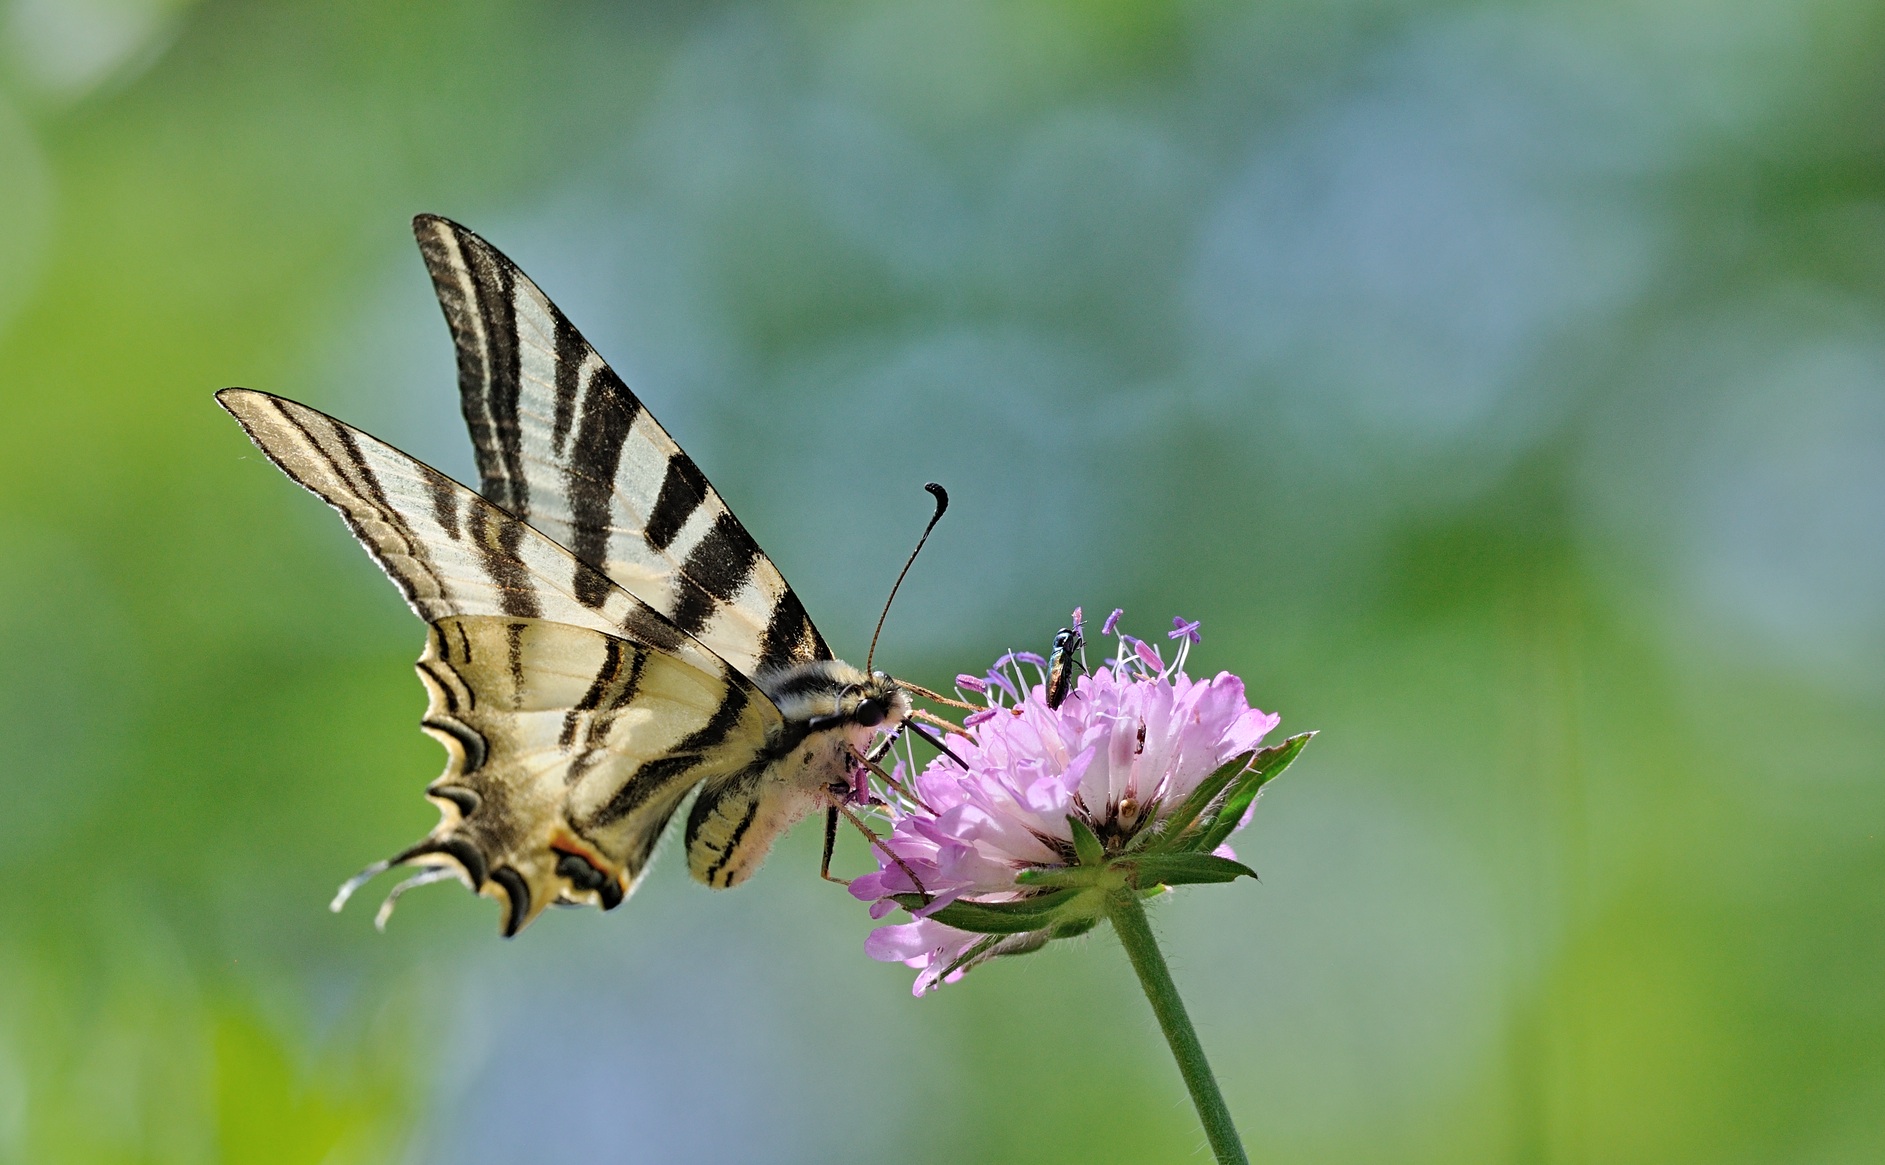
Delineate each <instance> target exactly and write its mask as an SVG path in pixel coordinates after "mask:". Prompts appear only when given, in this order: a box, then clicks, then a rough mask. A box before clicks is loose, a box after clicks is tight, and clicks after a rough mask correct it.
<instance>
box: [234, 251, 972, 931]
mask: <svg viewBox="0 0 1885 1165" xmlns="http://www.w3.org/2000/svg"><path fill="white" fill-rule="evenodd" d="M413 230H414V233H415V234H416V235H417V236H418V240H419V249H420V251H421V252H422V253H423V255H424V257H425V263H426V266H427V268H429V269H430V271H431V274H432V281H433V284H434V286H435V288H436V290H437V292H438V298H439V303H440V304H441V305H442V306H443V308H444V310H445V318H446V321H447V322H448V323H449V324H450V326H451V332H452V339H453V340H454V341H455V342H456V344H457V348H458V378H459V389H460V393H461V395H462V398H463V399H462V403H463V406H464V414H465V420H466V422H467V423H468V424H469V425H470V428H471V439H472V444H473V446H474V448H475V450H476V453H477V463H478V473H479V477H480V480H481V488H480V491H479V492H477V493H473V492H472V491H471V490H469V489H467V488H465V487H464V486H462V485H460V484H458V483H457V482H455V481H453V480H452V479H451V478H449V477H446V476H445V475H444V474H442V473H440V472H438V471H437V470H435V469H432V468H431V467H429V466H426V465H423V464H421V463H420V462H418V461H416V460H414V459H413V458H411V457H408V456H407V455H406V454H404V453H401V452H400V451H399V450H397V449H395V448H393V447H392V446H390V445H387V444H386V443H384V442H382V441H378V440H375V439H374V438H372V437H370V436H368V435H366V434H365V433H362V432H360V431H359V430H357V429H354V428H352V427H350V426H348V425H346V424H343V423H342V422H340V421H337V420H335V419H334V418H332V417H329V416H326V415H325V414H322V413H320V412H317V411H315V410H314V409H311V408H308V407H307V406H306V405H301V404H296V403H295V402H293V401H289V400H284V399H282V398H280V397H276V396H271V395H269V394H267V393H262V392H254V391H251V390H248V389H240V388H229V389H224V390H223V391H222V392H219V393H217V394H216V396H217V400H218V401H219V402H220V403H221V404H222V406H223V407H224V408H225V409H227V410H229V412H230V413H232V414H233V415H234V416H235V418H236V420H237V421H239V422H241V424H242V427H243V428H244V429H245V430H247V432H248V434H249V437H250V438H251V439H253V440H254V442H255V443H256V445H258V446H260V447H261V449H262V452H264V453H266V454H267V455H268V457H269V459H270V460H271V461H273V462H274V463H275V464H276V465H277V466H279V467H280V468H281V470H282V471H283V472H284V473H286V474H287V475H288V476H289V477H291V478H293V479H294V480H295V481H297V482H299V483H300V484H301V485H303V486H305V487H306V488H307V489H309V490H310V491H312V492H313V493H315V494H317V495H319V496H320V497H321V499H322V500H323V501H325V502H327V504H328V505H330V506H332V507H333V508H334V509H335V510H337V511H339V513H340V516H341V519H342V520H343V521H344V522H345V523H346V524H347V527H348V529H350V530H351V531H352V532H353V535H354V537H356V538H358V539H359V540H360V542H361V544H362V545H364V546H365V547H366V549H367V553H368V554H370V555H372V556H373V559H374V561H376V562H377V563H379V565H380V567H381V568H382V569H383V570H385V572H386V573H387V575H388V576H389V577H390V578H391V579H392V580H393V583H394V585H396V586H397V587H398V588H399V589H400V592H401V593H402V594H404V595H405V597H406V601H407V603H408V604H409V605H410V606H411V607H412V609H413V610H414V611H415V612H417V613H418V615H419V617H420V618H421V619H423V620H425V622H426V623H427V625H428V631H427V636H426V644H425V651H424V653H423V654H422V655H421V656H420V657H419V662H418V671H419V678H420V680H421V681H422V682H423V683H424V684H425V688H426V691H427V693H428V694H429V696H430V703H429V706H428V707H427V709H426V712H425V717H424V719H423V721H422V725H423V727H424V729H425V731H426V732H428V733H429V734H431V735H432V736H433V737H435V738H437V739H438V741H439V742H440V743H441V744H443V745H444V746H445V749H446V752H447V753H448V754H449V757H448V759H447V762H446V766H445V772H444V774H443V775H441V776H440V777H439V778H438V779H437V780H435V781H433V782H432V784H431V785H430V786H429V787H428V788H427V790H426V795H427V796H428V797H429V798H430V799H431V800H432V801H433V802H434V803H435V804H436V805H437V806H438V808H439V810H440V814H441V818H440V821H439V824H438V826H437V827H436V828H435V829H433V830H432V832H431V833H430V834H428V835H427V836H426V837H425V838H423V839H422V840H420V841H419V842H418V843H417V844H415V845H412V846H409V847H408V848H406V849H405V850H403V851H401V852H400V853H398V854H395V855H394V856H393V857H391V858H388V859H386V860H385V861H383V862H376V863H374V864H373V865H371V866H369V867H367V869H365V870H363V871H361V873H360V875H359V876H358V877H356V878H354V879H353V880H352V881H350V882H348V883H347V885H345V886H344V887H342V889H341V893H340V895H339V896H338V897H337V898H336V899H335V902H334V907H335V909H339V908H340V906H341V904H342V903H344V902H345V900H346V898H347V896H348V895H349V894H350V893H351V892H352V891H353V890H354V889H355V888H357V887H358V886H360V885H361V884H363V883H364V882H365V881H366V880H367V879H369V878H372V877H374V876H375V875H377V874H379V873H382V872H384V871H385V870H387V869H389V868H391V867H393V866H401V865H405V866H413V867H417V868H418V872H417V874H416V876H414V877H412V878H410V879H408V880H407V881H406V882H403V883H401V884H400V885H399V886H398V887H396V888H395V889H394V891H393V893H392V895H391V896H389V897H388V899H387V904H386V906H385V907H382V910H381V916H380V919H381V921H382V922H383V921H384V918H385V915H386V912H387V911H388V910H390V908H391V905H392V903H393V902H394V901H395V900H396V899H397V897H398V895H399V894H400V893H401V892H403V891H404V890H406V889H409V888H411V887H412V886H414V885H420V884H424V883H427V882H433V881H440V880H444V879H448V878H457V879H459V880H460V881H463V882H464V883H465V884H467V885H468V886H470V887H471V889H472V890H473V891H475V892H477V893H479V894H482V895H485V896H488V897H491V898H495V899H497V900H498V901H499V902H500V903H501V904H502V906H503V908H504V913H503V919H502V928H503V933H504V934H505V935H506V936H510V935H514V934H516V933H517V932H518V931H520V930H522V929H523V928H524V927H525V926H526V925H528V924H529V922H530V921H531V920H532V919H533V918H535V917H536V916H537V914H538V913H540V912H541V911H542V910H543V908H544V907H545V906H547V905H549V904H551V903H553V902H554V903H564V904H588V903H593V904H596V905H600V906H601V907H602V908H603V909H605V910H607V909H611V908H613V907H615V906H616V905H618V904H620V903H621V901H622V900H623V899H624V898H625V897H626V896H627V895H628V894H629V892H630V891H631V890H633V889H634V887H635V884H636V882H637V881H638V880H639V879H640V877H641V875H642V872H643V871H644V870H645V869H646V868H647V865H648V862H649V859H650V857H651V856H652V854H653V852H654V849H655V846H656V843H657V842H658V841H659V839H660V837H661V834H662V831H663V829H664V828H665V826H666V825H667V823H668V821H669V819H670V818H671V817H672V816H673V815H674V813H675V812H676V810H678V809H679V808H680V806H681V804H682V802H683V801H684V800H685V798H686V797H687V795H688V794H689V793H690V792H692V791H693V790H695V789H696V788H698V789H699V790H700V792H699V795H698V797H696V798H695V800H694V803H693V807H692V809H691V810H690V811H689V813H688V816H687V823H686V831H685V844H686V849H687V864H688V870H689V872H690V873H691V874H692V875H693V876H694V877H695V878H696V879H698V880H699V881H701V882H705V883H706V884H707V885H709V886H714V887H726V886H734V885H738V884H739V883H740V882H742V881H744V880H745V879H746V878H747V877H748V876H749V875H751V874H752V873H753V871H754V870H755V869H756V868H757V867H758V865H759V863H760V862H761V861H762V860H763V859H764V858H765V855H766V852H767V850H768V849H769V848H770V847H771V845H772V843H773V840H774V839H775V838H777V837H778V836H779V834H780V833H782V832H783V831H784V830H785V829H786V828H788V827H789V826H791V825H792V824H793V823H794V822H796V821H798V820H799V819H800V818H802V817H804V816H805V815H807V814H808V813H810V812H813V811H815V810H818V809H827V810H831V809H835V808H836V807H839V806H841V805H842V804H843V803H844V801H845V800H846V799H848V798H850V797H851V796H852V789H853V773H854V772H855V771H856V770H855V766H856V763H857V762H856V760H855V755H856V754H857V753H859V752H861V751H863V750H864V749H865V748H866V746H868V745H869V744H870V742H871V740H872V738H873V737H874V736H875V735H876V734H877V733H879V732H886V731H894V730H896V729H897V728H899V727H900V726H901V725H902V724H903V723H904V721H905V719H906V717H908V716H909V715H910V698H909V694H908V692H907V691H906V689H905V686H904V685H902V684H899V683H898V682H897V681H895V680H893V679H891V677H889V676H888V675H885V674H884V673H882V672H867V671H862V670H859V669H858V668H855V667H852V666H851V665H849V664H846V663H843V662H842V661H840V660H837V659H834V658H833V657H832V654H831V651H830V649H829V648H827V647H826V646H825V641H824V639H823V638H822V637H821V636H820V635H819V634H818V629H817V628H816V627H814V626H813V625H812V621H811V619H810V618H808V617H807V616H806V614H805V608H804V607H803V606H802V605H801V604H800V603H799V599H798V596H797V595H795V594H793V593H792V588H791V587H789V586H787V585H786V581H785V579H784V578H783V577H782V576H781V575H780V573H779V569H778V567H776V566H774V565H773V563H772V560H771V559H769V558H767V557H766V555H765V554H764V553H763V552H762V551H761V550H760V549H759V546H758V545H757V544H756V543H754V541H753V539H752V536H751V535H749V534H748V533H747V532H746V529H745V527H744V526H742V525H741V524H740V521H739V519H738V518H735V517H734V516H733V514H732V513H731V512H730V511H728V509H727V507H726V504H725V503H724V502H723V501H721V499H720V495H719V494H718V493H717V492H715V490H714V488H713V486H711V485H709V484H708V482H707V479H706V477H705V476H703V475H702V474H701V472H700V470H699V469H698V468H696V467H695V465H694V462H693V461H692V460H691V459H690V458H689V457H688V456H687V454H686V453H684V452H682V451H681V448H680V447H679V446H678V445H676V444H675V443H674V441H673V439H672V438H670V437H669V436H668V434H667V432H666V430H664V429H663V428H662V427H661V426H660V425H659V424H658V423H656V421H655V419H654V417H653V416H652V415H650V413H649V412H648V410H647V409H646V408H645V407H643V405H642V403H641V401H640V400H638V399H636V397H635V395H634V394H633V393H632V392H630V391H629V390H628V388H627V386H626V385H624V384H623V383H622V381H621V379H620V378H619V377H618V376H616V374H615V373H614V372H613V371H612V370H611V369H610V368H609V366H608V365H607V364H605V363H604V362H603V361H602V359H601V357H599V356H597V355H596V352H595V349H593V348H591V347H590V346H589V344H588V343H587V342H586V341H585V340H584V339H583V338H582V335H581V334H580V333H578V332H577V330H576V329H575V327H573V326H572V325H571V324H570V322H569V320H568V319H566V318H565V317H564V315H563V313H562V312H561V311H559V310H557V308H556V305H555V304H553V303H551V302H550V301H549V299H548V298H547V297H546V296H545V295H544V294H543V292H541V291H539V290H538V289H537V286H536V284H534V283H532V282H531V281H530V280H529V278H527V277H526V276H525V275H524V273H523V272H522V271H520V270H518V268H517V266H516V265H515V264H513V263H512V262H511V261H510V260H509V259H507V258H505V257H504V255H503V254H501V253H500V252H499V251H498V250H497V249H496V248H494V247H492V246H491V245H490V244H489V243H487V242H485V241H484V240H483V239H481V238H479V237H478V236H477V235H475V234H473V233H472V232H470V231H468V230H466V229H465V228H463V227H461V226H459V225H457V224H456V223H453V222H450V221H448V220H446V219H443V218H438V217H435V216H432V215H421V216H419V217H418V218H417V219H415V220H414V221H413ZM937 493H938V499H939V501H940V500H941V499H942V495H941V494H940V489H938V491H937ZM938 513H939V514H940V508H939V510H938ZM932 524H933V522H932ZM911 690H917V691H921V689H911Z"/></svg>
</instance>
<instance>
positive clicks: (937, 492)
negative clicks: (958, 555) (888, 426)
mask: <svg viewBox="0 0 1885 1165" xmlns="http://www.w3.org/2000/svg"><path fill="white" fill-rule="evenodd" d="M923 488H924V489H926V490H928V491H929V493H930V496H931V497H933V498H935V499H936V512H935V513H933V514H931V515H930V516H929V525H927V526H925V527H923V536H922V537H921V538H918V539H917V540H916V549H915V550H912V551H910V557H909V558H908V559H906V560H905V561H904V563H903V569H902V570H900V571H898V572H897V581H896V582H894V583H891V584H890V597H889V598H887V599H885V600H884V610H883V613H882V614H880V615H878V616H877V629H876V630H875V631H872V632H871V646H870V650H869V651H868V652H866V653H865V654H864V670H865V671H866V672H869V671H870V670H871V662H872V661H873V660H875V659H876V658H877V637H878V636H879V635H882V634H883V633H884V620H885V619H888V618H889V617H890V604H891V603H893V602H895V601H896V598H897V588H898V587H900V586H902V585H903V576H904V575H907V574H909V573H910V567H911V566H912V565H914V564H915V562H916V556H917V555H919V554H921V553H923V544H924V543H925V542H928V541H929V533H930V531H931V530H934V529H935V528H936V523H938V522H940V521H942V516H943V513H944V512H945V511H947V510H948V509H949V491H948V490H946V489H944V488H943V487H942V486H941V485H938V484H937V483H936V482H933V481H929V482H924V483H923Z"/></svg>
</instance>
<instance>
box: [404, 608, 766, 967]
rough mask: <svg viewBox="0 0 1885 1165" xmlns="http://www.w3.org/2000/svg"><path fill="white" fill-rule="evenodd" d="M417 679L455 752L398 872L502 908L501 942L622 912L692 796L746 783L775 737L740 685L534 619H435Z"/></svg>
mask: <svg viewBox="0 0 1885 1165" xmlns="http://www.w3.org/2000/svg"><path fill="white" fill-rule="evenodd" d="M418 668H419V675H420V677H421V678H422V679H423V680H424V681H425V685H426V689H427V691H428V693H429V694H430V696H431V701H430V704H429V706H428V707H427V709H426V715H425V720H424V722H423V723H424V726H425V728H426V730H427V731H428V732H429V733H431V734H432V735H433V736H435V737H436V738H438V740H439V741H440V742H441V743H442V744H444V745H445V748H446V751H447V752H448V753H449V754H450V755H449V760H448V761H447V764H446V768H445V772H444V773H443V774H442V775H441V776H440V777H439V778H438V779H437V780H436V781H434V782H433V783H432V786H431V787H430V788H429V789H428V790H427V792H428V794H429V795H430V796H431V797H432V798H433V799H434V800H435V801H436V802H437V803H438V805H439V807H440V810H441V812H442V814H443V816H442V818H441V820H440V822H439V825H438V827H437V828H436V829H434V830H433V831H432V833H431V834H430V835H429V836H428V837H427V838H426V839H425V840H424V841H422V842H421V843H419V845H418V846H415V847H413V848H412V849H410V850H408V851H406V853H404V854H402V855H400V857H399V858H398V859H395V861H396V862H397V861H410V862H412V863H414V864H418V865H439V864H444V863H450V864H451V865H453V866H454V867H456V868H457V869H459V870H462V871H463V873H464V875H465V877H466V879H467V880H468V881H470V882H472V883H473V885H474V888H476V889H479V890H480V891H481V892H483V893H486V894H492V895H494V896H496V895H499V894H501V896H502V897H503V898H504V899H505V901H506V905H507V911H506V915H505V919H504V933H505V934H506V935H510V934H515V933H517V931H518V930H520V929H521V928H522V927H523V926H525V925H526V924H527V923H528V922H529V921H530V920H531V919H532V918H534V917H536V915H537V913H538V912H540V911H541V910H542V909H543V908H544V907H545V906H546V905H548V904H550V903H551V902H555V901H562V902H581V903H595V904H597V905H600V906H602V907H603V908H604V909H609V908H613V907H614V906H615V905H617V904H619V903H620V902H621V901H622V899H623V898H625V897H626V896H627V895H628V894H629V893H630V892H632V891H633V889H634V888H635V885H636V883H637V881H638V879H639V878H640V876H641V874H642V871H643V870H644V869H646V867H647V865H648V862H649V860H650V858H651V857H652V856H653V853H654V849H655V845H656V843H657V842H658V841H659V839H660V837H661V832H662V829H663V827H665V826H666V824H667V822H668V819H669V818H670V817H671V816H672V815H673V813H674V811H675V809H676V808H677V807H678V806H679V805H680V803H681V801H682V800H683V799H684V798H685V797H686V795H687V793H688V792H689V791H690V790H692V789H693V788H694V787H695V786H696V785H698V784H699V783H700V782H701V781H702V780H707V781H717V780H721V779H724V778H726V777H728V776H730V775H733V774H736V773H740V772H744V771H749V770H751V769H753V768H754V767H755V766H756V765H757V763H758V760H757V758H758V757H759V755H760V753H761V750H762V749H763V747H764V745H765V742H766V740H767V737H768V733H769V732H771V731H776V729H777V727H778V723H779V718H778V713H777V711H776V710H775V709H774V708H773V706H772V704H771V703H770V702H769V701H767V700H765V699H764V698H763V697H762V698H753V697H752V696H750V695H749V694H748V692H747V691H746V689H745V688H744V686H743V685H740V684H735V683H729V682H727V681H726V680H724V679H722V678H719V677H715V676H710V675H708V674H706V673H704V672H701V671H699V670H698V669H696V668H693V667H690V666H688V665H687V664H686V663H683V662H681V661H680V660H679V659H677V658H676V657H674V656H672V655H669V654H667V653H665V652H662V651H660V650H657V649H655V648H652V647H650V646H648V645H646V644H638V643H633V642H630V641H628V640H625V639H621V638H618V637H615V636H610V635H605V634H602V633H601V632H597V631H593V630H590V629H588V628H583V627H573V626H570V625H568V624H563V623H552V622H547V621H544V620H540V619H513V618H503V617H494V616H477V617H456V616H455V617H449V618H445V619H441V620H439V621H438V622H436V623H434V624H433V625H432V628H431V633H430V635H429V636H428V638H427V641H426V650H425V654H424V655H423V656H421V657H420V660H419V664H418Z"/></svg>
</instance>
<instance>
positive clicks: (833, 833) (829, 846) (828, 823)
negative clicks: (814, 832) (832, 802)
mask: <svg viewBox="0 0 1885 1165" xmlns="http://www.w3.org/2000/svg"><path fill="white" fill-rule="evenodd" d="M837 845H838V810H837V807H836V806H833V807H832V808H830V809H827V810H825V856H824V857H822V858H820V859H819V860H818V876H819V877H821V878H823V879H824V880H825V881H827V882H836V883H838V885H840V886H849V885H850V884H851V883H850V882H849V881H848V880H847V879H844V878H834V877H832V876H831V852H832V850H834V849H836V848H837Z"/></svg>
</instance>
